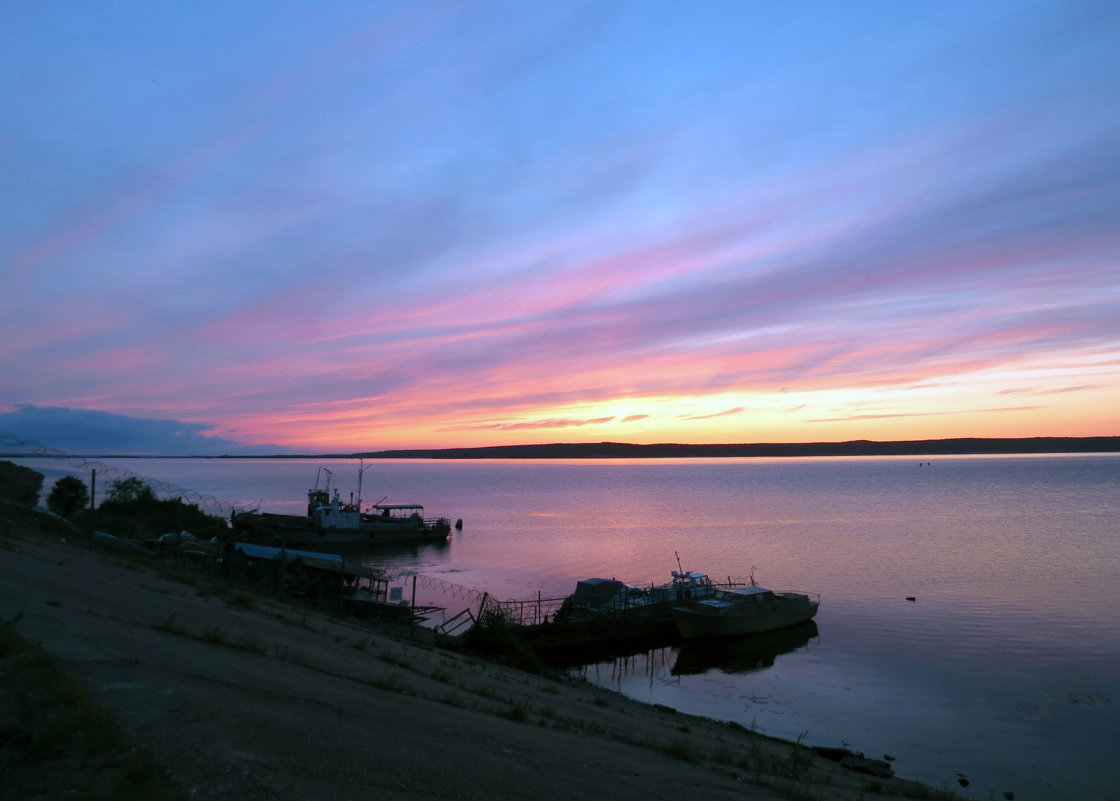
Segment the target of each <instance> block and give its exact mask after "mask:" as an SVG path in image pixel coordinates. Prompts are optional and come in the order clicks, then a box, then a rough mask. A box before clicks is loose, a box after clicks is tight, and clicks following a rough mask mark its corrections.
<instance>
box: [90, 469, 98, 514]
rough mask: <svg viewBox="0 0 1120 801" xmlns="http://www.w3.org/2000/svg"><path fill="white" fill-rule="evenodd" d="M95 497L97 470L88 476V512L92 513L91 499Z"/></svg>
mask: <svg viewBox="0 0 1120 801" xmlns="http://www.w3.org/2000/svg"><path fill="white" fill-rule="evenodd" d="M96 495H97V469H96V468H95V469H94V470H92V471H91V472H90V476H89V510H90V511H91V512H92V511H93V503H94V501H93V499H94V498H95V497H96Z"/></svg>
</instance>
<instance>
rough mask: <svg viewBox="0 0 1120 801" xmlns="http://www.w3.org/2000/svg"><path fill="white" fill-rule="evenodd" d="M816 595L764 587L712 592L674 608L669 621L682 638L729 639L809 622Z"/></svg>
mask: <svg viewBox="0 0 1120 801" xmlns="http://www.w3.org/2000/svg"><path fill="white" fill-rule="evenodd" d="M820 603H821V600H820V596H819V595H817V594H816V593H803V592H774V591H773V590H768V589H766V588H765V587H759V586H756V585H752V586H749V587H732V588H730V589H726V590H723V589H720V590H716V591H715V593H714V594H713V595H712V597H710V598H704V599H702V600H700V601H697V602H695V603H692V604H688V605H684V606H674V607H673V609H672V613H673V620H674V621H675V622H676V624H677V629H678V630H679V631H680V634H681V636H682V637H684V638H685V639H686V640H688V639H698V638H701V637H729V636H735V635H742V634H761V633H763V632H767V631H776V630H778V629H784V628H788V627H789V626H796V625H797V624H799V623H804V622H805V621H807V620H812V618H813V616H814V615H816V614H817V609H818V608H819V607H820Z"/></svg>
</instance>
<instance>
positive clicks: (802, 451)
mask: <svg viewBox="0 0 1120 801" xmlns="http://www.w3.org/2000/svg"><path fill="white" fill-rule="evenodd" d="M1048 453H1053V454H1057V453H1120V436H1115V437H1022V438H983V437H957V438H953V439H925V440H901V441H893V442H878V441H873V440H852V441H849V442H788V443H781V442H776V443H749V444H748V443H740V444H723V445H697V444H683V443H660V444H654V445H635V444H630V443H625V442H573V443H549V444H539V445H492V446H482V447H475V448H410V449H397V450H385V451H362V452H355V453H299V454H295V453H291V454H246V455H221V456H189V455H183V454H161V455H146V456H138V455H136V454H70V456H81V457H83V458H94V457H96V458H114V459H170V458H178V459H358V458H361V459H673V458H676V459H681V458H729V457H783V456H788V457H798V456H973V455H989V454H990V455H999V454H1006V455H1010V454H1048ZM42 456H44V454H41V453H8V454H0V458H7V457H24V458H27V457H42Z"/></svg>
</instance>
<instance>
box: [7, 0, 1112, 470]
mask: <svg viewBox="0 0 1120 801" xmlns="http://www.w3.org/2000/svg"><path fill="white" fill-rule="evenodd" d="M0 86H2V94H3V100H4V102H3V103H2V104H0V175H2V176H3V195H2V200H0V288H2V290H3V291H2V293H0V333H2V337H0V432H10V433H13V434H14V435H16V436H17V437H23V438H26V439H33V440H35V441H37V442H41V443H42V444H44V445H47V446H52V447H59V448H66V449H79V450H80V449H82V448H88V447H94V445H92V444H91V443H92V442H94V441H95V435H96V436H100V437H102V439H104V438H105V437H106V436H108V437H109V438H110V440H111V444H106V445H104V446H103V447H105V448H113V447H116V448H118V449H120V450H127V451H135V452H151V453H169V452H198V453H203V452H232V451H233V450H236V449H248V450H249V451H253V450H260V449H262V448H265V447H266V446H269V445H272V446H280V447H282V448H288V449H294V450H297V451H304V452H306V451H315V452H322V451H346V452H350V451H357V450H380V449H387V448H398V447H443V446H469V445H500V444H515V443H534V442H583V441H595V442H597V441H604V440H609V441H618V442H636V443H651V442H692V443H708V442H779V441H780V442H807V441H835V440H850V439H876V440H894V439H924V438H941V437H956V436H989V437H1008V436H1010V437H1015V436H1089V435H1117V434H1120V13H1118V12H1117V6H1116V3H1114V2H1102V3H1092V2H1076V1H1073V2H1071V1H1070V0H1060V2H1027V1H1026V0H1017V1H1016V2H999V1H998V0H997V1H996V2H985V3H977V2H974V1H972V0H970V1H969V2H930V3H919V2H915V3H897V2H874V3H864V2H850V3H835V2H821V3H812V2H792V3H765V2H752V1H751V0H732V1H731V2H656V1H654V0H645V2H633V3H630V2H614V1H613V0H596V1H595V2H586V3H581V2H547V1H546V2H539V3H526V2H520V0H519V1H518V2H478V3H471V2H429V3H396V2H354V3H344V2H338V3H311V2H289V3H286V2H267V3H263V2H262V3H254V2H237V3H231V2H222V3H209V2H198V3H185V4H162V3H151V2H110V3H54V2H42V3H39V2H25V3H15V4H9V6H8V7H7V8H6V10H5V24H4V26H3V30H2V31H0ZM83 437H85V439H83ZM91 437H93V438H94V439H91ZM112 437H118V439H116V440H112ZM98 441H100V440H98ZM112 443H115V444H112Z"/></svg>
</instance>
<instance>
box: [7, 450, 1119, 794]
mask: <svg viewBox="0 0 1120 801" xmlns="http://www.w3.org/2000/svg"><path fill="white" fill-rule="evenodd" d="M20 461H22V462H23V463H25V464H29V465H30V466H33V467H36V468H37V469H43V470H44V472H46V473H47V474H48V479H51V478H53V477H55V476H57V475H60V474H62V472H64V471H66V470H67V469H68V468H67V466H66V465H59V464H58V463H52V462H48V461H45V460H30V459H28V460H20ZM107 466H111V467H120V468H123V469H127V470H130V471H133V472H135V473H138V474H140V475H142V476H144V477H146V478H149V479H153V480H157V481H166V482H170V483H171V484H174V485H176V486H178V487H180V488H184V489H187V490H190V491H191V492H193V493H197V494H201V495H209V496H213V497H215V498H217V499H219V500H221V501H225V502H229V503H238V504H240V505H245V504H250V505H253V506H256V505H258V504H259V506H260V508H261V509H263V510H265V511H277V512H301V511H302V510H303V509H304V508H306V491H307V489H308V488H309V487H310V486H311V485H312V484H314V483H315V480H316V476H317V474H318V475H319V477H320V481H322V480H325V477H324V476H323V475H322V474H319V468H320V467H326V468H328V469H330V470H331V471H333V473H334V477H333V479H332V480H333V484H332V486H338V487H339V489H340V490H342V492H343V495H344V496H345V495H348V494H349V492H351V491H355V490H356V489H357V471H358V463H357V462H356V461H341V460H339V461H330V460H319V461H315V460H210V459H205V460H199V459H157V460H119V461H117V462H113V463H112V464H111V465H107ZM72 472H75V473H77V474H82V471H81V470H76V471H72ZM102 475H103V476H105V474H104V473H103V474H102ZM83 477H88V476H83ZM108 477H109V478H111V477H112V476H111V475H109V476H108ZM104 480H105V479H104V478H102V479H99V486H101V485H103V481H104ZM362 495H363V499H364V500H365V501H366V502H368V503H373V502H375V501H378V500H381V499H382V498H383V497H384V498H387V500H388V501H389V502H395V503H411V502H419V503H423V504H425V506H426V507H427V511H428V513H429V514H435V515H443V516H446V517H450V518H451V519H453V520H454V519H456V518H462V519H463V521H464V528H463V530H462V531H461V532H457V533H455V534H454V535H453V537H452V539H451V541H450V542H449V543H448V544H446V545H442V546H424V547H420V548H412V549H404V550H401V551H395V552H392V553H389V554H385V553H381V552H375V553H373V554H364V555H359V557H358V558H362V559H364V560H365V561H368V562H371V563H376V564H378V565H381V566H385V567H388V568H389V569H390V570H391V571H393V572H395V573H396V574H397V575H400V576H402V577H405V576H408V575H411V574H420V575H421V576H423V577H424V579H423V581H422V582H420V593H421V594H422V595H423V596H424V597H421V598H418V600H420V601H422V602H431V603H437V604H440V605H443V606H446V608H447V616H450V615H453V614H455V613H457V612H459V611H461V610H462V609H463V608H466V607H467V606H470V605H472V604H473V603H474V602H475V599H476V598H477V596H476V594H475V592H480V591H486V592H489V593H490V594H491V595H494V596H496V597H498V598H500V599H522V598H531V597H535V596H536V595H537V593H538V592H540V593H542V594H543V595H544V596H545V597H549V596H562V595H566V594H568V593H569V592H571V591H572V589H573V588H574V586H575V582H576V581H577V580H579V579H582V578H588V577H591V576H614V577H617V578H620V579H624V580H627V581H633V582H638V583H650V582H656V583H663V582H665V581H667V580H668V579H669V571H670V570H671V569H673V568H675V567H676V560H675V557H674V553H679V554H680V558H681V561H682V562H683V564H684V566H685V567H686V568H687V569H691V570H700V571H703V572H707V573H709V574H711V575H713V576H717V577H725V576H729V575H730V576H746V575H747V574H749V573H750V572H751V570H752V568H753V570H754V573H755V576H756V578H757V579H758V581H759V583H761V584H763V585H765V586H770V587H772V588H774V589H802V590H810V591H814V592H819V593H820V594H821V596H822V606H821V610H820V612H819V614H818V616H817V619H816V625H815V627H812V626H810V627H809V628H808V629H805V630H795V631H792V632H787V633H785V634H783V635H780V636H777V637H774V638H769V639H766V640H763V641H761V642H754V643H750V642H746V643H738V644H736V645H734V646H726V647H724V648H722V649H720V650H719V651H717V652H715V653H712V652H711V651H708V650H705V649H696V648H693V647H690V646H686V647H684V648H683V649H681V648H665V649H659V650H655V651H652V652H647V653H641V654H636V655H633V656H629V657H626V658H624V659H617V660H612V661H610V662H604V663H601V664H596V665H588V666H584V667H582V668H580V669H578V672H579V673H580V674H581V675H584V676H586V677H587V678H588V679H589V680H591V681H593V682H596V683H599V684H602V685H604V686H607V687H611V688H614V689H617V690H619V691H621V692H623V693H625V694H627V695H629V696H632V697H635V698H639V699H642V700H647V701H656V702H659V703H664V704H668V705H670V706H673V707H676V708H678V709H680V710H682V711H687V712H692V713H696V714H702V715H707V716H710V717H714V718H718V719H721V720H734V721H737V722H739V723H742V724H743V725H746V726H753V727H755V728H757V729H758V730H760V731H763V732H766V733H768V734H772V735H775V736H780V737H786V738H789V739H796V738H798V737H801V738H802V740H803V742H807V743H812V744H824V745H839V744H846V745H847V746H848V747H850V748H852V749H855V750H859V751H863V752H865V753H866V754H867V755H868V756H876V757H880V756H882V755H884V754H890V755H891V756H893V757H895V758H896V762H895V766H896V770H897V771H898V773H899V774H901V775H904V776H907V777H909V778H916V779H920V780H923V781H927V782H930V783H932V784H934V785H937V786H941V787H944V788H947V789H956V790H959V791H960V792H962V793H963V794H965V795H967V796H969V797H973V798H980V799H986V798H989V797H995V798H1001V797H1002V796H1003V793H1004V792H1005V791H1007V790H1011V791H1013V792H1014V793H1015V797H1016V798H1017V799H1052V798H1071V799H1073V798H1090V799H1091V798H1100V799H1109V798H1120V789H1118V787H1120V783H1118V780H1120V769H1118V768H1117V767H1116V743H1117V742H1120V709H1118V706H1117V705H1118V704H1120V678H1118V676H1120V671H1118V670H1117V664H1118V661H1120V614H1118V613H1117V608H1116V593H1117V586H1118V585H1120V456H1116V455H1086V456H1078V455H1070V456H1029V457H1023V456H1015V457H1004V456H1000V457H961V458H945V457H932V458H929V457H921V458H918V457H895V458H828V459H727V460H711V459H696V460H688V459H676V460H636V461H629V460H620V461H613V460H612V461H505V460H495V461H469V462H443V461H411V460H401V461H373V462H367V463H366V470H365V472H364V474H363V493H362ZM225 512H226V513H228V508H227V509H226V510H225ZM907 597H913V598H915V600H914V601H907V600H906V599H907ZM958 773H960V774H964V775H965V776H967V777H968V779H969V780H970V785H969V787H968V788H967V789H964V790H962V789H961V788H959V786H958V784H957V782H956V778H957V774H958Z"/></svg>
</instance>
